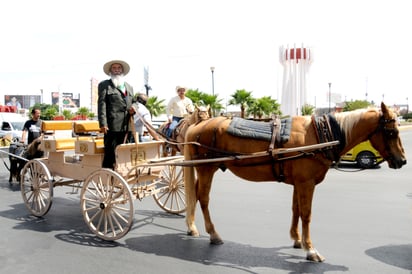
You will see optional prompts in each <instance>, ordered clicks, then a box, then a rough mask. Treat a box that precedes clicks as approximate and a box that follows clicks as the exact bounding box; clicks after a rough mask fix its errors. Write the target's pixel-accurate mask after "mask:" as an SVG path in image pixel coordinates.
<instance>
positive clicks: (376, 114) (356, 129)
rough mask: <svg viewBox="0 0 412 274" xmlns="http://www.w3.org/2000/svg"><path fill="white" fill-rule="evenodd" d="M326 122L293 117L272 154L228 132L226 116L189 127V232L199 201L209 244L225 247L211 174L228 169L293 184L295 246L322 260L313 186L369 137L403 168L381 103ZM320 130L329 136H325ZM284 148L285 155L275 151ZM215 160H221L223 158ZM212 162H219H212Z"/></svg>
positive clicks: (260, 143)
mask: <svg viewBox="0 0 412 274" xmlns="http://www.w3.org/2000/svg"><path fill="white" fill-rule="evenodd" d="M325 120H326V121H327V123H326V124H324V125H326V126H323V127H322V126H321V124H322V123H316V122H315V121H316V119H313V117H312V118H311V117H309V116H296V117H293V118H292V121H291V122H292V124H291V128H290V134H289V139H288V140H287V141H286V142H284V143H283V144H282V148H281V149H279V148H278V149H276V147H275V148H274V149H273V150H270V147H271V144H272V143H271V142H270V141H267V140H260V139H256V138H243V137H237V136H234V135H231V134H229V133H228V132H227V128H228V127H229V124H230V123H231V120H230V119H227V118H224V117H217V118H212V119H209V120H206V121H202V122H200V123H198V124H196V125H192V126H190V127H189V129H188V130H187V132H186V139H185V142H196V143H197V145H196V144H194V145H185V147H184V155H185V162H186V161H187V162H192V163H193V165H192V166H189V167H185V173H184V177H185V192H186V204H187V215H186V223H187V226H188V234H189V235H192V236H198V235H199V232H198V229H197V227H196V225H195V222H194V220H195V209H196V203H197V201H199V202H200V206H201V209H202V213H203V218H204V222H205V228H206V231H207V233H209V234H210V242H211V243H212V244H222V243H223V241H222V239H221V237H220V236H219V234H218V232H217V231H216V230H215V226H214V224H213V222H212V219H211V216H210V213H209V209H208V206H209V193H210V189H211V184H212V179H213V175H214V173H215V172H216V171H217V170H218V169H219V168H222V169H223V170H224V169H226V168H227V169H229V170H231V171H232V172H233V173H234V174H235V175H237V176H239V177H241V178H243V179H246V180H249V181H260V182H263V181H281V182H284V183H286V184H290V185H293V187H294V191H293V200H292V203H293V207H292V212H293V214H292V224H291V228H290V236H291V238H292V239H293V240H294V247H296V248H302V247H303V248H304V249H305V250H306V251H307V257H306V258H307V259H308V260H311V261H318V262H320V261H323V260H324V257H323V256H322V255H320V254H319V253H318V252H317V251H316V249H315V248H314V246H313V244H312V240H311V238H310V233H309V231H310V230H309V224H310V221H311V213H312V198H313V193H314V190H315V186H316V185H317V184H319V183H320V182H322V181H323V180H324V178H325V175H326V173H327V171H328V170H329V168H330V167H331V165H332V164H333V163H335V162H337V161H338V160H339V158H340V156H341V155H343V154H344V153H345V152H347V151H348V150H349V149H350V148H352V147H354V146H355V145H356V144H358V143H360V142H362V141H365V140H367V139H369V140H370V141H371V143H372V144H373V146H374V147H375V148H376V149H377V150H378V151H379V153H380V154H381V155H382V157H383V158H384V159H385V160H386V161H387V162H388V165H389V167H390V168H394V169H398V168H401V167H402V166H403V165H405V164H406V159H405V153H404V150H403V147H402V143H401V140H400V138H399V132H398V128H397V122H396V115H395V114H394V113H393V112H392V111H391V110H390V109H388V108H387V107H386V105H385V104H384V103H382V104H381V110H378V109H368V110H362V111H352V112H343V113H336V114H335V115H328V116H327V119H325ZM319 125H320V130H318V128H319ZM327 129H328V130H327ZM323 132H327V133H328V134H326V135H324V134H323ZM327 135H329V137H327ZM321 140H323V141H322V142H323V143H333V142H334V141H335V142H334V144H336V143H337V142H336V141H339V145H332V146H330V147H323V146H321V145H319V143H320V141H321ZM299 147H302V151H299ZM322 147H323V148H322ZM303 148H306V149H305V150H304V149H303ZM282 150H283V151H284V152H283V153H281V154H278V153H276V151H278V152H279V151H282ZM262 152H263V153H262ZM254 155H257V157H254ZM242 156H243V157H242ZM244 156H251V157H244ZM218 157H222V158H220V159H221V160H219V158H218ZM213 158H215V159H217V160H216V161H215V162H214V161H213ZM207 159H209V160H207ZM194 170H196V172H197V180H196V177H195V172H194ZM299 219H300V220H301V221H302V236H301V235H300V233H299V228H298V223H299Z"/></svg>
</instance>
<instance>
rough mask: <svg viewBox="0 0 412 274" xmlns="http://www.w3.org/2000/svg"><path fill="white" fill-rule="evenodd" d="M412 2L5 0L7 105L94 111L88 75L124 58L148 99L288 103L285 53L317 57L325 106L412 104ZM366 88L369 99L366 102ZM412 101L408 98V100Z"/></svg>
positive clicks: (0, 71) (3, 85)
mask: <svg viewBox="0 0 412 274" xmlns="http://www.w3.org/2000/svg"><path fill="white" fill-rule="evenodd" d="M409 5H410V3H409V1H408V0H392V1H381V0H377V1H369V0H368V1H363V0H357V1H354V0H346V1H337V0H336V1H331V0H313V1H310V0H306V1H303V0H297V1H277V0H250V1H249V0H237V1H233V0H231V1H229V0H208V1H204V0H173V1H170V0H150V1H149V0H147V1H141V0H116V1H107V0H101V1H88V0H82V1H79V0H70V1H66V0H59V1H55V0H52V1H49V0H37V1H32V0H20V1H6V2H5V3H3V4H2V16H1V17H0V24H1V25H2V26H3V27H2V39H1V40H0V43H1V44H0V62H1V68H0V94H1V96H0V104H1V103H3V104H4V96H3V95H11V94H17V95H27V94H30V95H40V94H41V90H43V92H44V102H47V101H48V100H50V102H51V95H50V94H51V92H55V91H60V92H68V93H74V94H80V99H81V106H86V107H89V106H90V104H91V102H90V80H91V78H96V79H97V80H99V81H101V80H105V79H107V78H108V76H106V75H105V74H104V73H103V69H102V67H103V64H104V63H105V62H107V61H109V60H112V59H122V60H125V61H126V62H128V63H129V64H130V66H131V70H130V73H129V74H128V75H127V76H126V77H127V81H128V82H129V83H130V84H132V85H133V87H134V91H135V92H140V91H142V92H145V89H144V73H143V71H144V68H145V67H147V68H148V71H149V85H150V86H151V87H152V90H151V91H150V94H149V95H151V96H152V95H155V96H158V98H159V99H165V102H166V103H167V101H168V100H169V99H170V98H171V97H172V96H175V94H176V93H175V87H176V86H177V85H183V86H186V87H188V88H190V89H198V90H199V91H201V92H208V93H212V73H211V70H210V67H212V66H213V67H215V70H214V74H213V79H214V92H215V94H218V95H219V99H222V101H221V102H222V104H224V105H225V104H226V101H227V100H229V99H230V95H232V94H234V93H235V92H236V90H239V89H245V90H247V91H250V92H252V96H253V97H255V98H259V97H262V96H271V97H272V98H273V99H276V100H278V102H280V103H281V93H282V75H283V68H282V66H281V64H280V62H279V48H280V47H281V46H284V47H288V46H289V47H293V46H296V47H300V46H302V45H304V46H305V47H308V48H310V49H311V50H312V52H313V57H314V58H313V63H312V65H311V67H310V70H309V74H308V86H307V89H308V101H309V102H308V103H310V104H312V105H316V106H322V105H323V106H325V105H326V104H327V101H328V92H329V86H328V83H331V92H332V94H336V95H339V96H340V97H341V99H342V100H364V99H367V100H369V101H370V100H373V101H375V102H381V101H382V100H384V101H385V103H387V104H388V105H393V104H406V103H409V101H408V100H409V98H411V99H412V96H411V95H412V94H411V87H410V78H411V77H410V74H411V64H412V54H411V49H412V45H411V44H412V41H411V40H412V39H411V38H410V32H411V31H410V28H411V26H412V16H410V8H409ZM366 93H367V94H368V96H367V97H366ZM407 98H408V99H407Z"/></svg>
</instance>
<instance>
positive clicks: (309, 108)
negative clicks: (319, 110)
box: [301, 104, 315, 115]
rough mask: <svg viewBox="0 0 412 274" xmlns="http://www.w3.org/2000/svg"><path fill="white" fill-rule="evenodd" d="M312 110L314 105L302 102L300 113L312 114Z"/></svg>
mask: <svg viewBox="0 0 412 274" xmlns="http://www.w3.org/2000/svg"><path fill="white" fill-rule="evenodd" d="M314 110H315V107H314V106H312V105H309V104H304V105H303V106H302V109H301V111H302V115H312V114H313V111H314Z"/></svg>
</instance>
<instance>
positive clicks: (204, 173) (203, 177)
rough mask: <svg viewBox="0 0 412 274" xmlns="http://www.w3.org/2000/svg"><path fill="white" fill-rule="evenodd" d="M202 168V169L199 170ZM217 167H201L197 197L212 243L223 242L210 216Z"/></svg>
mask: <svg viewBox="0 0 412 274" xmlns="http://www.w3.org/2000/svg"><path fill="white" fill-rule="evenodd" d="M199 170H200V171H199ZM215 172H216V169H215V168H214V167H213V169H212V170H211V167H206V168H199V169H198V173H197V175H198V186H197V197H198V199H199V202H200V207H201V208H202V213H203V219H204V221H205V228H206V232H207V233H209V235H210V243H211V244H215V245H218V244H223V241H222V238H220V236H219V234H218V233H217V231H216V230H215V226H214V224H213V222H212V219H211V218H210V212H209V200H210V198H209V194H210V189H211V187H212V180H213V175H214V173H215Z"/></svg>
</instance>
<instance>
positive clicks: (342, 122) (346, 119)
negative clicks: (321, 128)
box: [335, 108, 379, 139]
mask: <svg viewBox="0 0 412 274" xmlns="http://www.w3.org/2000/svg"><path fill="white" fill-rule="evenodd" d="M367 112H374V113H377V114H378V113H379V109H377V108H368V109H357V110H353V111H344V112H338V113H335V118H336V120H337V121H338V123H339V126H340V128H341V130H342V131H343V132H344V133H345V137H346V139H348V134H349V132H351V130H352V128H353V127H354V126H355V125H356V124H357V123H358V122H359V120H360V118H361V117H362V116H363V115H364V114H365V113H367Z"/></svg>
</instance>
